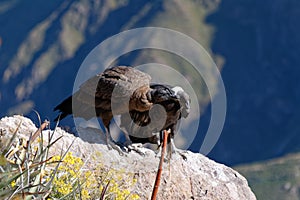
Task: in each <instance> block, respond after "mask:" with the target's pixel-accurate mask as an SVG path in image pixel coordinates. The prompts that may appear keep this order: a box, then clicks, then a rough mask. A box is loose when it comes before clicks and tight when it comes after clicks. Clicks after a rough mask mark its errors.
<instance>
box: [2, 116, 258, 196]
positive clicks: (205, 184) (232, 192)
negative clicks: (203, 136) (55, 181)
mask: <svg viewBox="0 0 300 200" xmlns="http://www.w3.org/2000/svg"><path fill="white" fill-rule="evenodd" d="M19 125H20V126H19ZM18 126H19V128H17V127H18ZM0 129H1V133H2V134H1V137H0V141H5V138H9V137H11V136H12V133H13V132H14V131H15V130H17V138H25V139H26V138H27V139H28V138H29V135H30V133H33V132H35V131H36V130H37V127H36V126H35V125H34V123H33V122H32V121H31V120H30V119H28V118H25V117H22V116H19V115H15V116H13V117H4V118H2V119H1V120H0ZM81 131H84V133H85V135H84V136H82V137H81V138H79V137H77V138H76V137H74V136H73V135H72V134H70V133H67V132H65V131H64V130H62V129H61V128H57V129H56V130H55V131H53V130H44V131H43V132H42V134H43V138H44V140H45V141H46V140H47V137H48V136H49V133H54V134H53V136H54V138H53V140H55V138H58V137H60V136H62V138H61V139H60V140H58V142H57V143H55V144H54V146H53V148H51V149H52V151H51V152H50V154H52V155H55V154H59V153H60V151H66V150H67V148H68V147H69V146H70V145H71V143H72V142H73V144H72V146H71V148H70V151H71V152H72V153H73V154H74V155H76V156H78V157H80V158H82V159H83V160H84V161H85V162H86V163H87V164H86V165H85V168H86V169H87V170H91V171H92V170H94V169H95V167H94V166H96V165H97V162H99V163H101V164H102V165H104V166H107V167H108V168H113V169H115V170H122V171H123V172H125V173H131V174H134V177H135V178H136V179H137V183H136V184H135V185H134V186H133V188H132V192H134V193H136V194H138V195H139V196H140V197H141V199H147V198H149V197H150V196H151V193H152V188H153V185H154V181H155V177H156V173H157V167H158V163H159V158H158V156H156V154H155V152H154V151H152V150H150V149H146V148H144V147H141V150H142V151H143V152H144V154H145V155H144V156H141V155H140V154H138V153H135V152H129V153H125V155H123V156H122V155H119V153H118V152H117V151H116V150H108V148H107V146H106V145H105V144H104V140H103V134H102V133H100V132H99V130H97V129H93V128H85V129H84V130H81ZM96 152H99V153H100V154H101V157H99V159H97V160H96V161H91V160H89V158H90V157H91V156H92V155H95V154H96ZM185 155H186V157H187V159H186V160H184V159H182V157H181V156H179V155H174V156H173V157H172V159H171V161H170V163H169V164H170V165H169V164H168V162H165V163H164V165H163V174H162V180H161V185H160V188H159V192H158V199H234V200H237V199H243V200H244V199H249V200H252V199H256V198H255V195H254V194H253V193H252V191H251V189H250V188H249V186H248V183H247V180H246V179H245V178H244V177H243V176H241V175H240V174H239V173H238V172H237V171H234V170H233V169H231V168H229V167H227V166H225V165H222V164H219V163H216V162H214V161H212V160H210V159H209V158H207V157H205V156H203V155H201V154H198V153H192V152H189V151H188V152H186V153H185ZM91 162H93V163H91Z"/></svg>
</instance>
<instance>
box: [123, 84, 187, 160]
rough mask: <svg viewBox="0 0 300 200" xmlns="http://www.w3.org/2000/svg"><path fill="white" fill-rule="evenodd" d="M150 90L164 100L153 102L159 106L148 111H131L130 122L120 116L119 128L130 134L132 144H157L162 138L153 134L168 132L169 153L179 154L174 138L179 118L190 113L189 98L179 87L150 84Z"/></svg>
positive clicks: (125, 117)
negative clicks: (161, 95)
mask: <svg viewBox="0 0 300 200" xmlns="http://www.w3.org/2000/svg"><path fill="white" fill-rule="evenodd" d="M150 88H151V89H153V90H154V91H156V93H160V94H164V95H163V96H164V97H166V98H164V99H163V100H162V101H159V102H155V101H154V102H153V104H156V105H159V106H152V107H151V109H150V110H149V111H145V112H139V111H136V110H132V111H131V112H130V117H131V119H132V120H131V119H130V118H129V117H128V116H125V115H121V125H120V127H121V128H122V129H125V130H126V131H127V132H129V133H130V135H129V137H130V139H131V140H132V142H134V143H135V142H137V143H157V144H159V143H160V142H161V140H162V137H161V136H160V137H159V136H158V135H157V134H154V133H157V132H160V133H161V132H162V131H163V130H170V135H169V136H170V137H169V138H168V150H169V153H171V152H172V153H174V152H179V151H178V150H177V148H176V146H175V144H174V136H175V134H176V131H177V125H178V121H179V120H180V119H181V117H184V118H186V117H188V115H189V113H190V101H191V100H190V97H189V95H188V94H187V93H186V92H185V91H184V90H183V89H182V88H181V87H179V86H176V87H171V86H170V85H163V84H151V85H150ZM154 95H155V93H154ZM156 95H157V94H156ZM170 155H171V154H170ZM182 156H183V155H182ZM183 157H185V156H183Z"/></svg>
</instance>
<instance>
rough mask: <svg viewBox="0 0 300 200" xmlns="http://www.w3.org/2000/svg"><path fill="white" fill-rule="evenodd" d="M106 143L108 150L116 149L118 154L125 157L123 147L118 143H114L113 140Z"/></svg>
mask: <svg viewBox="0 0 300 200" xmlns="http://www.w3.org/2000/svg"><path fill="white" fill-rule="evenodd" d="M106 143H107V148H108V149H109V150H112V149H114V150H116V151H118V153H119V154H120V155H121V156H124V151H123V150H122V147H121V146H120V145H119V144H118V143H116V142H115V141H113V140H106Z"/></svg>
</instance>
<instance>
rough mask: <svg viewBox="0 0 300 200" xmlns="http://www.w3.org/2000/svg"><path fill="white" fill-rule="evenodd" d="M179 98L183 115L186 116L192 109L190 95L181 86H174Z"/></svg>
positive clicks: (173, 89)
mask: <svg viewBox="0 0 300 200" xmlns="http://www.w3.org/2000/svg"><path fill="white" fill-rule="evenodd" d="M172 91H173V92H174V94H175V96H176V98H177V99H179V102H180V107H181V115H182V116H183V117H184V118H186V117H187V116H188V115H189V113H190V110H191V106H190V104H191V99H190V96H189V95H188V94H187V93H186V92H185V91H184V90H183V89H182V88H181V87H179V86H175V87H173V88H172Z"/></svg>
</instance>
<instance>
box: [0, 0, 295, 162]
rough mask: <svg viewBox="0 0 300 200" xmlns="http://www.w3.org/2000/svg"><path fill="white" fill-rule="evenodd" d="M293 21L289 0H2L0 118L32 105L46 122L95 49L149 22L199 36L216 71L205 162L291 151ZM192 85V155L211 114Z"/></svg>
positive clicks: (142, 58) (172, 59) (139, 60)
mask: <svg viewBox="0 0 300 200" xmlns="http://www.w3.org/2000/svg"><path fill="white" fill-rule="evenodd" d="M298 19H300V1H298V0H288V1H286V0H272V1H271V0H266V1H260V0H243V1H240V0H185V1H181V0H156V1H143V0H130V1H129V0H77V1H71V0H52V1H38V0H29V1H21V0H2V1H0V82H1V84H0V115H1V117H2V116H6V115H12V114H14V113H17V114H24V115H26V116H34V113H33V110H37V111H38V112H39V114H40V115H41V116H42V118H45V117H47V118H49V119H50V120H52V119H53V118H54V117H55V115H56V113H54V112H53V108H54V107H55V106H56V105H57V104H58V103H59V102H60V101H61V100H62V99H63V98H65V97H67V96H69V95H70V94H71V93H72V89H73V83H74V80H75V77H76V73H77V70H78V69H79V67H80V65H81V63H82V61H83V59H84V58H85V57H86V56H87V54H88V53H89V52H90V51H91V50H92V49H93V48H94V47H95V46H96V45H98V44H99V43H101V42H102V41H104V40H105V39H107V38H108V37H110V36H112V35H115V34H117V33H119V32H121V31H125V30H128V29H132V28H138V27H147V26H158V27H165V28H170V29H173V30H177V31H180V32H182V33H184V34H187V35H189V36H190V37H192V38H193V39H195V40H196V41H198V42H199V43H200V44H202V45H203V47H204V48H205V49H206V51H208V52H209V53H210V54H211V56H212V58H213V59H214V60H215V62H216V64H217V65H218V67H219V69H220V70H221V73H222V78H223V80H224V84H225V87H226V93H227V101H228V102H227V117H226V122H225V126H224V129H223V132H222V135H221V137H220V139H219V141H218V143H217V145H216V146H215V148H214V149H213V151H212V152H211V153H210V154H209V155H208V156H209V157H210V158H212V159H214V160H216V161H218V162H221V163H225V164H227V165H236V164H244V163H250V162H254V161H261V160H265V159H270V158H275V157H279V156H284V155H286V154H288V153H291V152H297V151H299V150H300V142H299V141H300V134H299V133H300V106H299V105H298V104H299V102H300V81H299V77H300V76H299V75H300V73H299V72H300V68H299V66H300V56H299V55H300V34H299V32H300V26H299V21H298ZM116 62H119V63H122V64H127V65H132V66H136V65H140V64H144V63H148V62H158V63H162V64H166V65H169V66H172V65H174V63H176V66H178V63H180V64H181V65H188V63H187V62H186V61H184V60H183V59H181V58H179V57H177V56H175V55H172V54H169V53H167V52H159V51H155V50H147V51H141V52H140V51H136V52H132V53H130V54H128V55H124V56H122V58H120V59H119V60H118V61H116ZM178 70H179V71H180V68H179V69H178ZM208 70H209V69H208ZM101 71H102V70H100V69H99V72H101ZM181 73H183V74H185V75H186V76H189V75H190V76H192V74H193V73H192V72H186V71H182V72H181ZM192 84H193V85H196V86H197V88H199V90H200V91H201V95H200V99H201V101H200V106H201V108H203V109H202V116H201V122H200V129H199V132H198V133H197V138H196V139H195V140H194V142H193V144H192V145H191V146H190V149H191V150H194V151H198V150H199V148H200V145H201V142H202V140H203V137H204V135H203V133H205V130H206V129H207V126H208V124H209V120H210V113H209V111H210V109H209V108H210V107H209V101H210V98H209V95H208V93H207V88H206V86H205V83H203V81H202V80H196V81H192ZM62 123H63V124H64V123H65V124H68V123H71V120H70V121H66V122H62ZM69 125H70V124H69Z"/></svg>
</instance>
